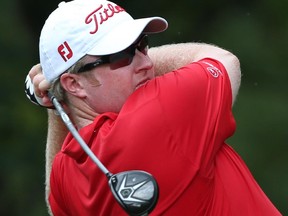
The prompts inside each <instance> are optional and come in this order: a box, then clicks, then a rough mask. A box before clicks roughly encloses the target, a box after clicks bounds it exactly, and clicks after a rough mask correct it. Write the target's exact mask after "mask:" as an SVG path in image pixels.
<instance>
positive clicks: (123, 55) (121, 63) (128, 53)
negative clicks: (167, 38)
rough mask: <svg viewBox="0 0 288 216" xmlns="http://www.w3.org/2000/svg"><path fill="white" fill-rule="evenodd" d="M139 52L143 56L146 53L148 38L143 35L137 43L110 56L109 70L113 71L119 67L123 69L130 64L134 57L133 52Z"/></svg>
mask: <svg viewBox="0 0 288 216" xmlns="http://www.w3.org/2000/svg"><path fill="white" fill-rule="evenodd" d="M136 49H137V50H139V51H140V52H142V53H143V54H144V55H147V52H148V36H147V35H144V36H142V37H141V38H140V40H139V41H137V42H136V43H135V44H132V45H131V46H130V47H128V48H127V49H125V50H123V51H121V52H118V53H115V54H112V55H110V56H109V62H110V68H111V69H112V70H115V69H117V68H120V67H125V66H127V65H129V64H131V62H132V60H133V57H134V55H135V50H136Z"/></svg>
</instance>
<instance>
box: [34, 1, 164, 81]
mask: <svg viewBox="0 0 288 216" xmlns="http://www.w3.org/2000/svg"><path fill="white" fill-rule="evenodd" d="M167 27H168V23H167V21H166V20H165V19H163V18H161V17H150V18H142V19H133V18H132V17H131V16H130V15H129V14H128V13H127V12H126V11H125V10H124V9H123V8H121V7H120V6H118V5H116V4H115V3H113V2H110V1H105V0H74V1H70V2H61V3H60V4H59V6H58V8H57V9H56V10H55V11H53V12H52V13H51V14H50V16H49V17H48V19H47V20H46V22H45V24H44V26H43V29H42V31H41V35H40V43H39V52H40V63H41V66H42V70H43V73H44V76H45V78H46V79H47V81H48V82H52V81H53V80H54V79H56V78H57V77H59V76H60V75H61V74H62V73H64V72H65V71H66V70H67V69H69V68H70V67H71V66H72V65H73V64H75V63H76V62H77V61H78V60H79V59H81V58H82V57H83V56H85V55H86V54H88V55H95V56H102V55H108V54H112V53H116V52H119V51H121V50H124V49H125V48H127V47H128V46H130V45H131V44H132V43H133V42H134V41H135V40H136V39H137V38H138V37H139V35H140V34H141V33H145V34H151V33H157V32H162V31H164V30H165V29H166V28H167Z"/></svg>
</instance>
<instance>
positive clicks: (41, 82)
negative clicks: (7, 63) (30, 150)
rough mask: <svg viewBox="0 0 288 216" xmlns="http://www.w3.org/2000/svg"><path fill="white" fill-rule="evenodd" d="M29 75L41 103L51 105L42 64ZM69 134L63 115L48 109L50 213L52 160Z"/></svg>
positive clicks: (36, 66)
mask: <svg viewBox="0 0 288 216" xmlns="http://www.w3.org/2000/svg"><path fill="white" fill-rule="evenodd" d="M28 76H29V77H30V79H31V81H32V83H33V93H34V94H35V96H36V97H38V98H39V99H40V100H41V105H42V106H46V107H51V105H52V103H51V102H50V100H49V98H48V96H47V94H46V92H47V91H48V89H49V87H50V85H49V83H47V82H46V80H45V78H44V76H43V73H42V69H41V66H40V64H37V65H35V66H33V67H32V68H31V70H30V71H29V74H28ZM67 134H68V129H67V128H66V126H65V124H64V123H63V121H62V119H61V117H60V116H59V115H56V114H55V110H53V109H48V131H47V142H46V154H45V200H46V204H47V207H48V210H49V213H50V215H52V212H51V209H50V205H49V202H48V197H49V193H50V173H51V168H52V162H53V160H54V157H55V155H56V154H57V153H58V152H59V151H60V150H61V146H62V143H63V142H64V139H65V137H66V135H67Z"/></svg>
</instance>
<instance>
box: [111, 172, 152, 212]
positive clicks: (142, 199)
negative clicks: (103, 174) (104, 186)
mask: <svg viewBox="0 0 288 216" xmlns="http://www.w3.org/2000/svg"><path fill="white" fill-rule="evenodd" d="M109 186H110V188H111V191H112V193H113V195H114V197H115V198H116V200H117V201H118V203H119V204H120V205H121V206H122V208H123V209H124V210H125V211H126V212H127V213H128V214H129V215H131V216H141V215H148V213H150V212H151V211H152V210H153V209H154V207H155V205H156V203H157V200H158V185H157V182H156V180H155V179H154V177H153V176H152V175H151V174H149V173H147V172H144V171H140V170H132V171H125V172H121V173H117V174H113V175H112V176H111V177H110V178H109Z"/></svg>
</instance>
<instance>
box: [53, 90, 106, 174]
mask: <svg viewBox="0 0 288 216" xmlns="http://www.w3.org/2000/svg"><path fill="white" fill-rule="evenodd" d="M48 96H49V98H50V100H51V102H52V103H53V105H54V107H55V108H56V110H57V111H58V113H59V115H60V116H61V119H62V121H63V122H64V123H65V125H66V126H67V128H68V130H69V131H70V132H71V134H72V135H73V137H74V138H75V139H76V140H77V142H78V143H79V144H80V146H81V147H82V149H83V150H84V151H85V152H86V154H87V155H88V156H89V157H90V158H91V160H92V161H93V162H94V163H95V164H96V165H97V166H98V167H99V169H100V170H101V171H102V172H103V173H104V174H105V175H106V176H107V177H108V178H109V177H110V176H112V174H111V173H110V172H109V170H108V169H107V168H106V167H105V166H104V165H103V164H102V163H101V161H100V160H99V159H98V158H97V157H96V155H95V154H94V153H93V152H92V151H91V149H90V148H89V147H88V145H87V144H86V142H85V141H84V140H83V138H82V137H81V136H80V134H79V133H78V131H77V130H76V128H75V127H74V125H73V123H72V122H71V120H70V118H69V116H68V115H67V114H66V112H65V111H64V109H63V107H62V106H61V104H60V103H59V102H58V100H57V99H56V98H55V96H53V95H52V94H51V93H48Z"/></svg>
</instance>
